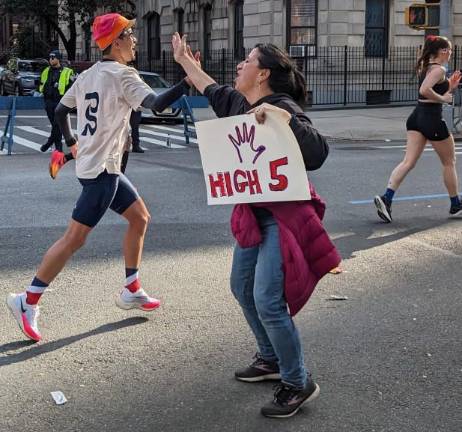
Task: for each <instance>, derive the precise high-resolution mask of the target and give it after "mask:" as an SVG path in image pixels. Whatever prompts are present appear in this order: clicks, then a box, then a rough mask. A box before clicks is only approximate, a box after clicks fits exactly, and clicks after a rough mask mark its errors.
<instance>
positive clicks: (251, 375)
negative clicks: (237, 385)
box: [234, 353, 281, 382]
mask: <svg viewBox="0 0 462 432" xmlns="http://www.w3.org/2000/svg"><path fill="white" fill-rule="evenodd" d="M234 377H235V378H236V379H237V380H239V381H245V382H258V381H266V380H280V379H281V375H280V374H279V366H278V364H277V363H276V362H268V361H266V360H263V359H262V358H261V357H260V355H259V354H258V353H257V354H255V361H254V362H253V363H252V364H251V365H250V366H247V367H246V368H244V369H239V370H237V371H236V372H234Z"/></svg>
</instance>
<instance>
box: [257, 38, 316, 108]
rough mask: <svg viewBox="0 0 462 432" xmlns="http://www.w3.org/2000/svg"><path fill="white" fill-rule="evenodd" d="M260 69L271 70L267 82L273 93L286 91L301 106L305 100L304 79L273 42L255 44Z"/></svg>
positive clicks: (289, 59) (291, 61)
mask: <svg viewBox="0 0 462 432" xmlns="http://www.w3.org/2000/svg"><path fill="white" fill-rule="evenodd" d="M255 48H257V49H258V63H259V66H260V69H269V70H270V71H271V73H270V76H269V81H268V84H269V86H270V88H271V90H273V91H274V92H275V93H286V94H288V95H289V96H291V97H292V98H293V99H294V100H295V102H297V103H298V104H299V105H300V106H303V105H304V104H305V102H306V96H307V93H306V81H305V78H304V76H303V75H302V73H301V72H300V71H299V70H298V68H297V66H296V65H295V63H294V61H293V60H292V59H291V58H290V57H289V56H288V54H287V53H286V52H284V51H283V50H281V49H280V48H278V47H277V46H276V45H273V44H269V43H268V44H257V45H255Z"/></svg>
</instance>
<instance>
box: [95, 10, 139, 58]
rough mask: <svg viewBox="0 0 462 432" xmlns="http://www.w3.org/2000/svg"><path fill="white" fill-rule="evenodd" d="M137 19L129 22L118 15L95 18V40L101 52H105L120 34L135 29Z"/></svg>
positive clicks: (110, 14) (112, 14)
mask: <svg viewBox="0 0 462 432" xmlns="http://www.w3.org/2000/svg"><path fill="white" fill-rule="evenodd" d="M135 23H136V20H135V19H132V20H129V19H127V18H125V17H123V16H122V15H120V14H118V13H109V14H105V15H99V16H97V17H96V18H95V21H94V22H93V27H92V33H93V39H94V40H95V42H96V45H98V47H99V49H100V50H102V51H103V50H105V49H106V48H107V47H108V46H109V45H111V43H112V42H114V41H115V40H116V39H117V38H118V37H119V36H120V34H121V33H122V32H123V31H124V30H126V29H128V28H130V27H133V26H134V25H135Z"/></svg>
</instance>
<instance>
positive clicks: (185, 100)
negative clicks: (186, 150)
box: [178, 96, 208, 144]
mask: <svg viewBox="0 0 462 432" xmlns="http://www.w3.org/2000/svg"><path fill="white" fill-rule="evenodd" d="M190 97H191V96H190ZM190 97H188V96H181V98H180V99H179V101H178V102H179V104H180V106H181V112H182V114H183V126H184V131H183V134H184V137H185V138H186V144H189V138H190V137H192V138H197V135H196V132H194V131H192V130H189V121H188V117H189V119H190V120H191V122H192V123H196V119H195V118H194V114H193V112H192V109H191V105H190V103H189V101H190ZM192 97H203V96H192ZM205 99H207V98H205ZM207 106H208V100H207Z"/></svg>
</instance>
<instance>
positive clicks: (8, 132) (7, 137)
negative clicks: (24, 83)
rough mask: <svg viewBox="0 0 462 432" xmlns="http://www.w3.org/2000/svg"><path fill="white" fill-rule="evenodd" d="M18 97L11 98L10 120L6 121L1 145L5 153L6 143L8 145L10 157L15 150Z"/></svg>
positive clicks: (0, 148) (1, 149)
mask: <svg viewBox="0 0 462 432" xmlns="http://www.w3.org/2000/svg"><path fill="white" fill-rule="evenodd" d="M16 99H17V98H16V97H14V96H13V97H11V98H9V102H10V107H9V110H10V112H9V113H8V118H7V119H6V124H5V129H4V131H3V136H2V140H1V145H0V151H3V149H4V148H5V143H8V155H11V150H12V149H13V144H14V141H13V134H14V122H15V120H16Z"/></svg>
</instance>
